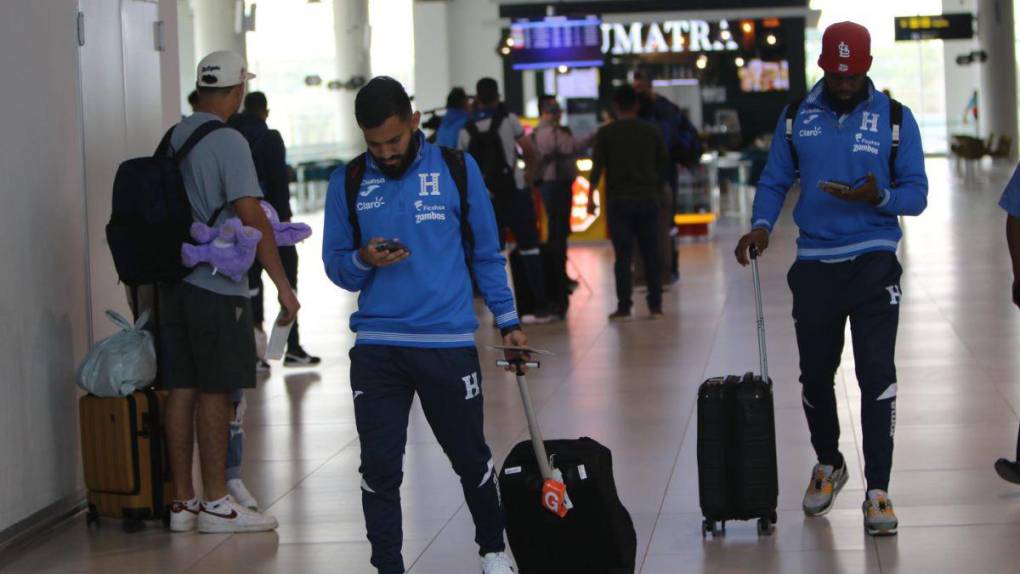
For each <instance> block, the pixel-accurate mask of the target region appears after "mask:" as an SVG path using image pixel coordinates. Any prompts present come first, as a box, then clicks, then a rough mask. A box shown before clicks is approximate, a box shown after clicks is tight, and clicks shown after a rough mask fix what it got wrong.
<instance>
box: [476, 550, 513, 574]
mask: <svg viewBox="0 0 1020 574" xmlns="http://www.w3.org/2000/svg"><path fill="white" fill-rule="evenodd" d="M513 572H514V567H513V565H511V563H510V557H509V556H507V555H506V552H489V553H488V554H486V555H485V556H482V574H513Z"/></svg>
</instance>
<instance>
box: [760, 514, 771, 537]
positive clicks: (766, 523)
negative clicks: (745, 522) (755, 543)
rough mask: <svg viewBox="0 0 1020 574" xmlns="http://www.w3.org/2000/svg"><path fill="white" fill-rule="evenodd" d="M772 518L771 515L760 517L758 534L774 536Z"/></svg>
mask: <svg viewBox="0 0 1020 574" xmlns="http://www.w3.org/2000/svg"><path fill="white" fill-rule="evenodd" d="M772 524H773V522H772V519H771V517H770V516H762V517H761V518H759V519H758V536H772V530H773V529H772Z"/></svg>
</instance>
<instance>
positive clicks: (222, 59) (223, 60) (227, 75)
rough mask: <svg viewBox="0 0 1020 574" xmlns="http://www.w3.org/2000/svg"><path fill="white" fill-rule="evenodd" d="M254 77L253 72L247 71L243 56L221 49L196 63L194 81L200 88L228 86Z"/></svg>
mask: <svg viewBox="0 0 1020 574" xmlns="http://www.w3.org/2000/svg"><path fill="white" fill-rule="evenodd" d="M254 77H255V74H250V73H248V66H247V64H245V63H244V58H242V57H241V56H238V55H237V54H236V53H234V52H231V51H228V50H223V51H220V52H213V53H212V54H209V55H208V56H206V57H204V58H202V61H201V62H199V63H198V80H197V82H196V83H197V84H198V87H200V88H229V87H231V86H236V85H238V84H243V83H245V82H247V81H248V80H250V79H252V78H254Z"/></svg>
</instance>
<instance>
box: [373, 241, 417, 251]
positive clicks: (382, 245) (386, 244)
mask: <svg viewBox="0 0 1020 574" xmlns="http://www.w3.org/2000/svg"><path fill="white" fill-rule="evenodd" d="M374 249H375V250H376V251H389V252H390V253H393V252H394V251H401V250H403V251H406V252H408V253H410V252H411V250H410V249H408V248H407V246H406V245H404V244H403V243H401V242H400V241H398V240H396V239H386V240H384V241H381V242H379V243H376V244H375V245H374Z"/></svg>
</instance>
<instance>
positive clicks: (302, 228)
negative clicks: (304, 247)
mask: <svg viewBox="0 0 1020 574" xmlns="http://www.w3.org/2000/svg"><path fill="white" fill-rule="evenodd" d="M259 203H261V204H262V211H264V212H266V218H267V219H269V224H270V225H271V226H272V227H273V236H274V237H276V245H277V246H279V247H285V246H288V245H297V244H298V243H301V242H302V241H304V240H305V239H308V238H309V237H311V236H312V228H311V227H308V225H307V224H304V223H281V222H280V216H279V215H277V213H276V210H275V209H273V206H272V205H269V203H267V202H265V201H260V202H259Z"/></svg>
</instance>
